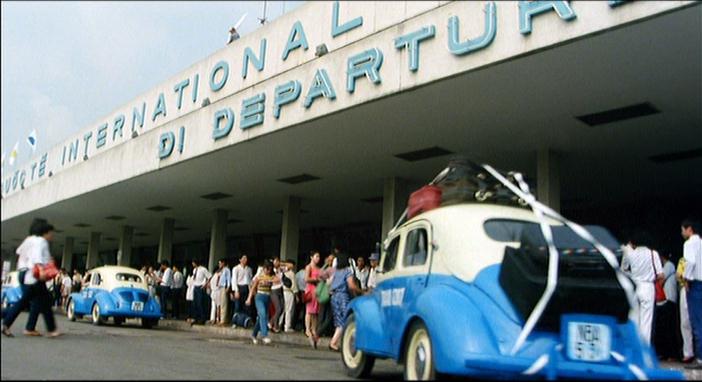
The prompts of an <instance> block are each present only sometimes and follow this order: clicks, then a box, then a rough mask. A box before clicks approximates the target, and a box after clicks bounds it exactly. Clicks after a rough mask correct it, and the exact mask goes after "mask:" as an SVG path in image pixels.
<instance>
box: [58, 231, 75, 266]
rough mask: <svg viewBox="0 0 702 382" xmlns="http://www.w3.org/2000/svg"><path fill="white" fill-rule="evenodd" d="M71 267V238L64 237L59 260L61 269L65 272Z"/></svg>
mask: <svg viewBox="0 0 702 382" xmlns="http://www.w3.org/2000/svg"><path fill="white" fill-rule="evenodd" d="M72 267H73V238H72V237H70V236H68V237H66V242H64V243H63V257H62V258H61V268H65V269H66V271H67V272H70V271H71V268H72Z"/></svg>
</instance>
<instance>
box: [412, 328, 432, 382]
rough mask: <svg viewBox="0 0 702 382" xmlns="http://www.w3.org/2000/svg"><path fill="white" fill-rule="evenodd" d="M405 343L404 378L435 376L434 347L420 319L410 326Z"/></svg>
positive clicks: (430, 377)
mask: <svg viewBox="0 0 702 382" xmlns="http://www.w3.org/2000/svg"><path fill="white" fill-rule="evenodd" d="M406 344H407V345H405V354H404V360H405V370H404V372H405V373H404V374H405V380H408V381H428V380H434V379H436V377H437V373H436V365H435V364H434V349H433V348H432V346H431V338H430V337H429V331H428V330H427V328H426V326H424V324H423V323H422V322H421V321H416V322H415V323H413V324H412V327H410V330H409V334H408V336H407V341H406Z"/></svg>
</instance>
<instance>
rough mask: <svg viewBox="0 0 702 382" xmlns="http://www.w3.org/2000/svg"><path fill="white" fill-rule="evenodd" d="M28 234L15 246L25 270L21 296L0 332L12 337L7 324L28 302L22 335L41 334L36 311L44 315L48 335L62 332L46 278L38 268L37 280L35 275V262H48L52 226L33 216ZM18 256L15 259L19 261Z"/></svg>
mask: <svg viewBox="0 0 702 382" xmlns="http://www.w3.org/2000/svg"><path fill="white" fill-rule="evenodd" d="M29 234H30V236H28V237H27V238H26V239H25V240H24V241H23V242H22V244H20V246H19V247H18V248H17V254H18V255H19V256H20V258H21V261H22V263H21V265H22V266H23V267H24V268H26V269H27V271H26V272H25V275H24V278H23V283H24V287H23V288H22V297H21V298H20V300H19V302H17V303H16V304H14V305H13V306H12V308H10V310H9V311H8V312H7V315H6V316H5V317H4V319H3V324H2V334H3V335H5V336H7V337H13V334H12V332H10V327H11V326H12V324H13V323H14V321H15V319H17V316H18V315H19V314H20V312H21V311H22V310H24V309H26V308H27V307H28V306H30V305H31V311H30V314H29V318H28V319H27V326H26V327H25V331H24V334H25V335H28V336H40V335H41V334H40V333H39V332H37V331H36V323H37V318H38V316H39V313H41V314H42V315H43V316H44V321H45V322H46V329H47V331H48V334H47V336H48V337H56V336H59V335H61V333H60V332H59V331H58V330H57V329H56V321H55V319H54V313H53V311H52V310H51V301H52V300H51V296H50V295H49V291H48V290H47V289H46V279H45V277H44V273H43V270H42V271H40V278H41V279H40V280H37V279H36V278H35V277H34V272H33V269H34V265H35V264H39V265H40V266H41V267H42V269H43V267H45V266H46V265H47V264H48V263H49V261H51V253H50V252H49V241H51V240H53V237H54V227H53V226H52V225H51V224H49V223H48V222H47V221H46V220H44V219H34V221H33V222H32V224H31V227H30V229H29ZM19 261H20V259H18V263H19Z"/></svg>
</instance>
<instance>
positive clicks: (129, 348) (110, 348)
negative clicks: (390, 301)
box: [0, 314, 402, 380]
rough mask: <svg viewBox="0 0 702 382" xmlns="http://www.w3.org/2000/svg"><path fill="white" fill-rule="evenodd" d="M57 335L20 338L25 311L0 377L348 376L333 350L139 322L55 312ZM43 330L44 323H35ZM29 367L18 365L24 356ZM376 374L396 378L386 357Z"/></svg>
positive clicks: (5, 345) (4, 344)
mask: <svg viewBox="0 0 702 382" xmlns="http://www.w3.org/2000/svg"><path fill="white" fill-rule="evenodd" d="M56 317H57V320H58V325H59V328H60V329H61V331H63V332H64V333H66V334H65V335H64V336H62V337H58V338H52V339H49V338H44V337H25V336H23V335H22V334H21V333H22V329H23V327H24V323H25V322H26V314H23V315H22V316H20V317H19V318H18V319H17V322H16V323H15V325H14V326H13V328H12V331H13V333H14V334H15V337H14V338H6V337H4V336H3V337H2V340H0V343H1V350H2V354H1V358H2V365H1V366H2V371H0V375H1V377H2V379H3V380H6V379H8V380H9V379H76V380H93V379H337V380H340V379H348V377H347V376H346V374H345V373H344V371H343V366H342V365H341V360H340V359H339V353H332V352H330V351H329V350H327V349H324V350H313V349H311V348H303V347H299V346H292V345H284V344H277V345H276V344H271V345H260V344H259V345H252V344H251V343H250V342H248V341H244V340H234V339H221V338H212V337H209V338H208V337H206V336H205V335H203V334H201V333H193V332H180V331H173V330H168V329H165V328H156V329H152V330H146V329H142V328H140V327H139V326H138V325H129V324H127V325H125V326H123V327H115V326H113V325H112V324H108V325H107V326H100V327H97V326H93V325H91V324H90V323H88V322H87V321H83V322H80V321H79V322H70V321H68V320H66V317H65V316H61V315H57V316H56ZM38 329H39V330H40V331H41V330H43V329H44V323H43V321H41V318H40V322H39V325H38ZM30 359H31V360H35V361H34V362H32V366H31V368H28V367H23V366H22V365H24V364H25V363H26V362H27V360H30ZM373 378H374V379H388V378H402V372H401V369H399V368H398V367H397V366H395V365H394V364H393V363H392V362H390V361H378V362H377V363H376V366H375V369H374V373H373Z"/></svg>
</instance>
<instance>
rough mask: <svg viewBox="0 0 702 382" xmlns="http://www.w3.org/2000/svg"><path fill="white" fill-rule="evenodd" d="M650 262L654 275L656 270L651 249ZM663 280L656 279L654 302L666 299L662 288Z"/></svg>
mask: <svg viewBox="0 0 702 382" xmlns="http://www.w3.org/2000/svg"><path fill="white" fill-rule="evenodd" d="M651 264H652V265H653V274H654V276H655V275H657V274H658V272H657V271H656V263H655V262H654V261H653V251H651ZM664 282H665V280H656V302H663V301H665V300H666V299H667V297H666V295H665V289H663V283H664Z"/></svg>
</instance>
